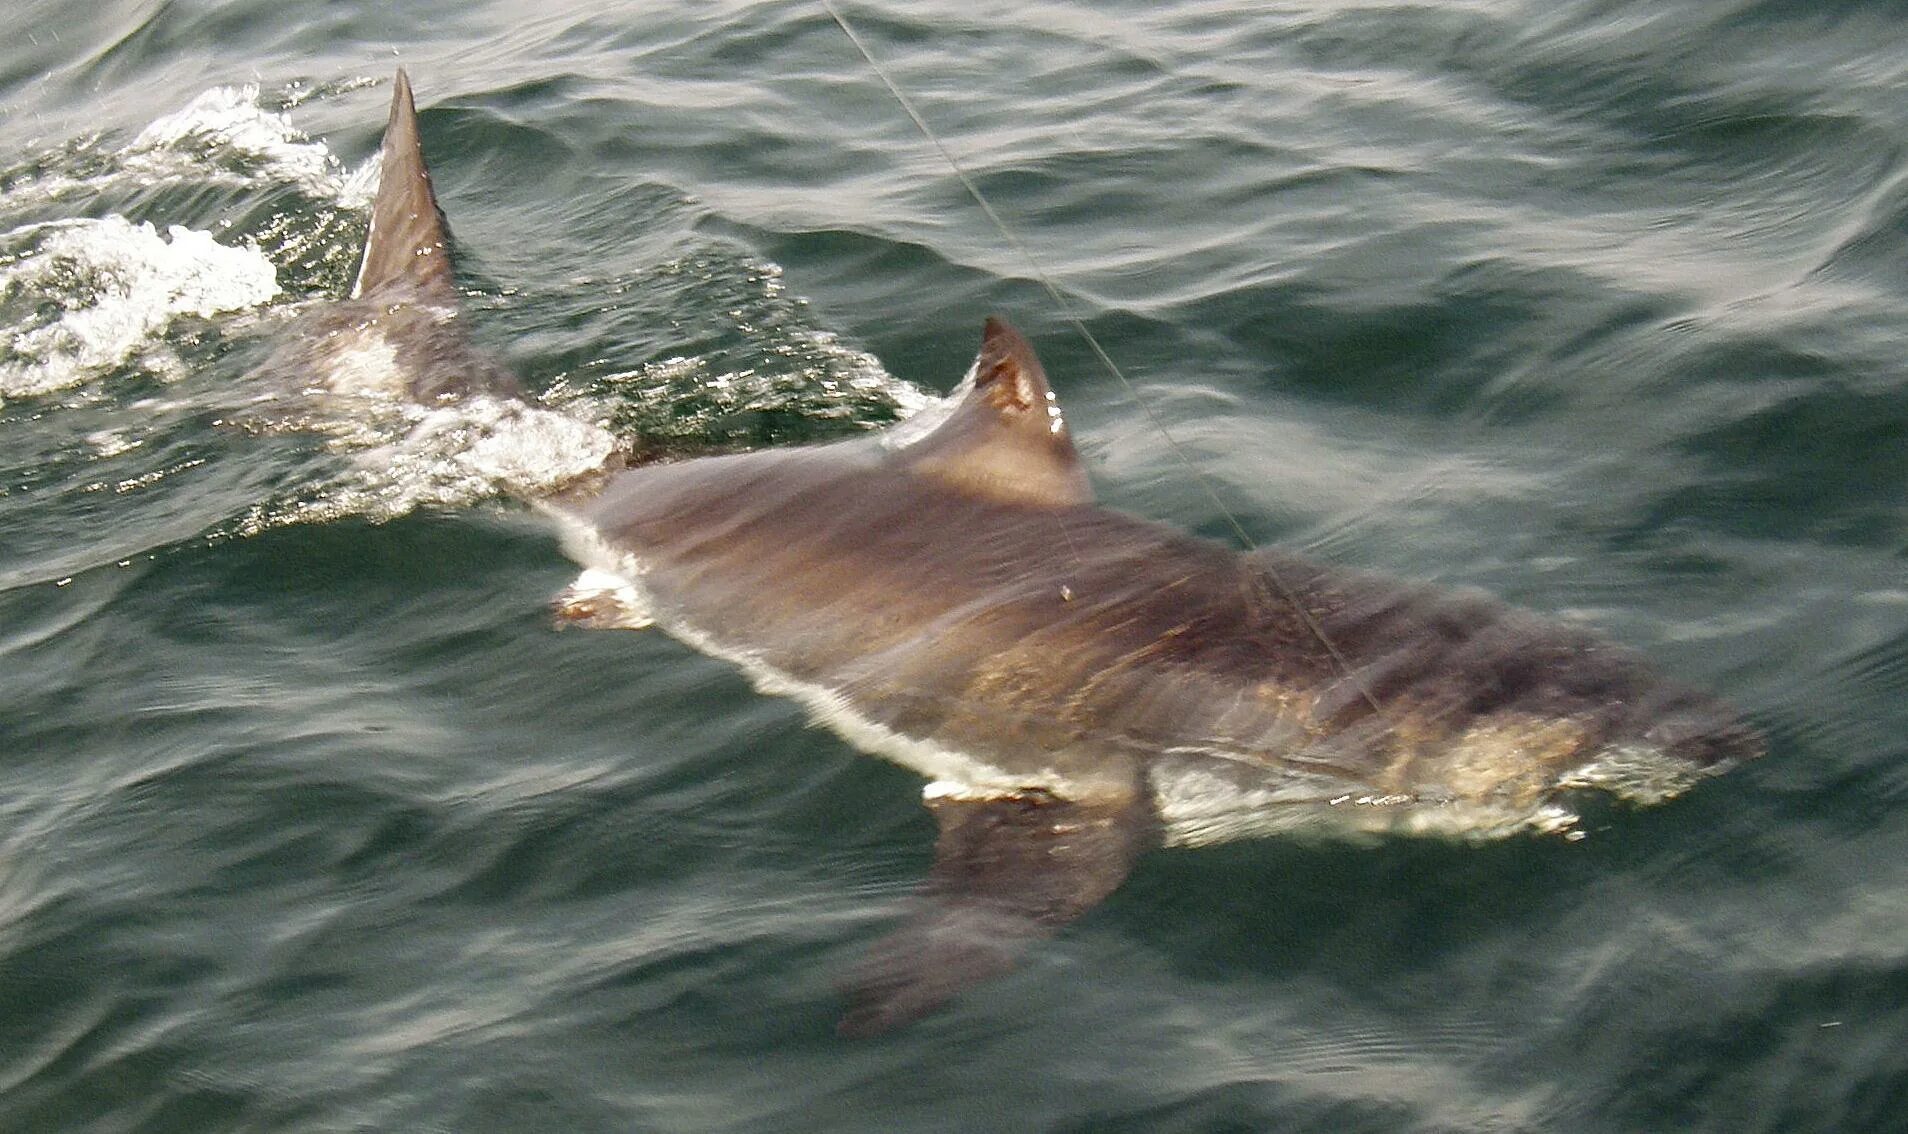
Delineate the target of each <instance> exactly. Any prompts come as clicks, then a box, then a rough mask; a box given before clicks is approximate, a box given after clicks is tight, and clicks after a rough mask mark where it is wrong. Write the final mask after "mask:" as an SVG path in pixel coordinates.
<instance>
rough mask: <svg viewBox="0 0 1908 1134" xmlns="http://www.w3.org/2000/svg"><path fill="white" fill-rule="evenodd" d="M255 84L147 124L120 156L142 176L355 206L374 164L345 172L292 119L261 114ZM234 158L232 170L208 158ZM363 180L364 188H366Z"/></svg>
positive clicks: (216, 91) (219, 90) (208, 94)
mask: <svg viewBox="0 0 1908 1134" xmlns="http://www.w3.org/2000/svg"><path fill="white" fill-rule="evenodd" d="M258 95H259V89H258V87H257V85H256V84H247V85H245V86H240V87H214V88H212V89H211V90H209V91H205V92H204V93H202V94H200V95H199V96H198V97H196V98H194V99H193V100H192V101H191V102H189V103H187V104H186V105H185V106H184V107H182V108H180V109H179V110H177V111H174V112H173V113H171V114H168V115H165V116H163V117H161V118H159V119H156V120H155V121H153V122H152V124H151V125H149V126H147V127H146V128H145V129H144V130H142V131H140V132H139V136H138V137H136V138H134V139H133V141H132V144H131V145H130V146H128V147H127V148H126V150H125V151H124V160H125V167H126V168H127V169H128V170H129V171H132V172H134V173H137V174H142V175H145V176H148V177H152V176H156V177H180V176H184V177H204V176H206V175H208V174H214V173H222V174H224V175H225V176H227V177H236V178H239V179H241V180H247V181H266V182H275V183H284V182H289V183H291V184H294V185H297V186H298V187H299V188H301V189H303V190H304V191H305V192H306V193H308V194H310V195H312V196H314V197H328V198H332V199H335V200H337V201H338V202H339V203H341V204H344V205H347V206H351V207H357V206H360V205H363V204H366V203H368V202H369V201H370V199H371V198H370V193H371V191H374V190H375V188H376V175H375V169H376V165H375V163H367V167H366V168H368V169H369V170H370V171H372V172H371V173H370V174H369V176H368V177H367V174H366V168H361V169H359V170H355V171H350V172H346V171H344V170H343V169H342V168H341V167H340V165H339V163H338V159H337V158H336V157H335V156H334V155H333V154H332V153H331V151H330V150H329V149H327V148H326V147H325V145H324V143H322V142H314V141H312V140H311V139H309V138H307V137H306V136H305V134H304V133H303V132H302V131H300V130H299V129H298V128H297V127H295V126H293V125H292V123H291V118H290V116H288V115H286V114H282V113H277V112H274V111H269V110H266V109H265V108H264V107H262V106H260V105H259V102H258ZM234 157H235V158H238V159H240V160H241V161H242V163H243V165H244V166H245V169H243V170H241V171H234V170H230V169H223V168H221V167H218V166H214V165H211V164H209V163H208V161H207V159H217V158H223V159H230V158H234ZM367 180H368V181H369V184H368V185H367V184H366V182H367Z"/></svg>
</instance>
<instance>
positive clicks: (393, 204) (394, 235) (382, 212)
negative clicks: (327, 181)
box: [351, 68, 456, 297]
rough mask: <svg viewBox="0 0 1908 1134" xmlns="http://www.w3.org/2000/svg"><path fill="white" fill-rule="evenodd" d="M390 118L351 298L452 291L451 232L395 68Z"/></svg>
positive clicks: (406, 87) (407, 83) (405, 80)
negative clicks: (402, 290)
mask: <svg viewBox="0 0 1908 1134" xmlns="http://www.w3.org/2000/svg"><path fill="white" fill-rule="evenodd" d="M392 88H393V89H392V92H391V121H390V122H389V123H388V124H387V125H386V126H385V128H384V152H383V166H382V169H381V171H380V173H379V175H378V196H377V200H376V201H375V202H373V203H372V206H371V232H370V234H369V235H367V236H366V237H365V241H364V262H363V263H362V264H361V265H360V266H359V267H358V282H357V283H356V284H354V285H352V288H351V294H352V295H353V296H354V297H363V296H373V295H376V294H377V293H378V292H379V291H381V290H384V289H386V288H389V287H392V286H393V285H399V284H402V285H406V286H408V287H409V288H410V289H411V290H413V291H415V292H420V293H424V294H433V293H435V294H439V295H447V296H448V295H454V294H455V291H456V289H455V285H454V284H453V283H452V281H451V258H450V233H449V231H448V230H447V229H446V228H445V225H444V214H443V212H442V211H440V210H439V209H438V207H437V194H436V193H434V192H432V191H431V173H430V170H428V169H426V168H425V166H424V149H423V146H422V145H421V144H420V142H419V140H418V136H417V105H416V104H415V103H414V102H413V101H412V99H411V80H410V78H409V77H408V76H406V75H405V74H404V69H403V68H399V69H398V73H397V78H396V79H395V80H394V81H393V82H392Z"/></svg>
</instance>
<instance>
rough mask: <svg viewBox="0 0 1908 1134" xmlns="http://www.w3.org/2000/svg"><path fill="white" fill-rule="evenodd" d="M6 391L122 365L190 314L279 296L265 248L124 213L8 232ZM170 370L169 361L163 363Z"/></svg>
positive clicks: (1, 313)
mask: <svg viewBox="0 0 1908 1134" xmlns="http://www.w3.org/2000/svg"><path fill="white" fill-rule="evenodd" d="M0 263H4V264H5V266H4V267H0V326H4V328H5V330H6V341H5V342H4V343H0V398H6V397H16V398H17V397H24V396H29V395H37V394H44V393H47V392H50V391H53V390H59V389H64V388H66V387H69V386H74V385H78V384H79V383H81V382H83V381H85V380H87V379H88V378H91V377H94V376H96V375H98V374H100V373H103V372H104V371H106V370H108V369H111V368H112V367H115V366H118V365H121V364H122V363H125V362H128V361H130V360H132V359H133V358H134V356H135V355H138V354H140V353H141V352H142V351H146V350H149V349H154V341H155V340H156V339H157V337H158V336H159V335H160V334H161V332H163V331H164V330H165V328H166V327H167V326H168V325H170V324H171V323H172V321H173V320H174V319H177V318H179V317H180V316H186V315H197V316H211V315H218V314H221V313H224V312H230V311H238V310H241V309H243V308H246V307H251V306H253V305H255V304H260V303H264V302H266V301H268V300H270V299H272V298H273V297H275V296H276V295H277V294H278V290H279V289H278V278H277V272H276V270H275V269H274V268H273V266H272V262H271V261H270V260H269V259H267V258H266V257H265V255H264V254H263V253H262V252H260V251H259V250H258V249H257V248H253V247H237V248H235V247H231V246H229V245H224V244H220V243H219V242H218V241H216V240H214V239H213V238H212V235H211V234H210V233H207V232H200V231H197V230H195V229H189V228H182V227H179V226H177V225H174V226H172V227H170V228H168V229H167V230H166V234H165V235H164V236H161V235H160V233H159V230H158V229H156V228H155V227H154V226H153V225H151V224H150V223H145V224H134V223H133V222H131V221H129V220H127V219H126V218H124V217H120V216H109V217H104V218H101V219H97V220H94V219H78V220H66V221H53V222H49V223H46V224H38V225H28V226H26V227H24V228H18V229H14V230H13V231H12V232H9V233H7V234H6V235H5V236H3V237H0ZM161 368H163V366H162V367H161Z"/></svg>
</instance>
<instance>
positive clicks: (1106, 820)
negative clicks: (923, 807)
mask: <svg viewBox="0 0 1908 1134" xmlns="http://www.w3.org/2000/svg"><path fill="white" fill-rule="evenodd" d="M927 802H928V807H929V809H930V810H932V811H933V813H934V818H935V820H936V822H937V823H939V825H940V828H941V834H940V838H939V840H938V841H937V842H936V844H935V850H934V867H933V869H932V870H931V871H930V872H929V874H928V881H927V886H926V887H925V889H924V891H923V893H922V896H921V901H920V906H919V907H918V908H917V909H916V910H915V911H914V913H913V914H912V915H911V916H910V917H909V919H908V921H907V922H906V923H905V924H903V925H902V926H901V928H900V929H898V930H896V931H895V932H893V933H891V934H889V935H888V936H887V937H884V938H882V939H881V940H880V941H878V942H876V943H875V945H874V948H873V949H871V950H870V951H869V955H868V957H867V958H866V960H864V961H863V962H862V964H861V965H860V966H859V968H858V969H857V970H856V973H855V975H854V978H853V980H852V981H851V983H850V986H849V998H850V1004H849V1009H848V1012H847V1014H846V1015H844V1016H843V1017H842V1019H841V1023H840V1025H839V1030H840V1032H841V1033H842V1034H843V1035H849V1036H868V1035H876V1034H878V1033H881V1032H884V1031H887V1030H888V1029H890V1028H893V1027H896V1026H898V1025H900V1024H904V1023H907V1022H909V1021H911V1020H914V1019H917V1018H919V1017H921V1016H923V1015H925V1014H927V1013H928V1012H930V1011H932V1010H933V1009H934V1008H935V1007H937V1006H938V1005H940V1004H941V1003H942V1002H944V1001H946V1000H947V999H949V998H950V997H952V996H954V995H955V994H956V993H958V992H960V991H961V990H962V989H964V988H966V987H968V986H969V985H973V984H978V983H980V982H981V981H984V980H988V979H990V978H992V977H995V976H998V975H1000V974H1001V973H1004V972H1006V971H1007V970H1008V969H1010V968H1012V967H1013V965H1014V962H1015V960H1016V959H1017V958H1018V956H1019V954H1020V952H1021V951H1022V950H1023V949H1024V948H1025V947H1026V946H1027V945H1028V944H1029V943H1030V942H1033V941H1037V940H1039V939H1041V938H1043V937H1048V936H1051V935H1052V934H1053V933H1054V932H1055V931H1057V930H1058V929H1059V928H1060V927H1061V926H1063V925H1065V924H1066V923H1067V922H1069V921H1072V920H1073V919H1074V918H1076V917H1079V916H1080V915H1081V914H1083V913H1085V912H1086V911H1087V910H1089V909H1091V908H1093V907H1094V906H1095V905H1098V904H1099V903H1100V901H1101V900H1102V899H1103V898H1105V897H1106V896H1107V895H1108V894H1110V893H1112V892H1113V889H1114V888H1115V887H1117V886H1118V885H1119V884H1120V883H1121V882H1122V881H1124V880H1125V879H1126V876H1127V874H1128V872H1129V871H1131V870H1132V867H1133V861H1134V859H1135V858H1137V857H1138V855H1139V852H1140V851H1141V850H1142V849H1143V848H1144V847H1145V846H1146V845H1147V843H1148V842H1149V839H1150V836H1151V822H1150V819H1149V818H1148V812H1147V810H1146V807H1145V806H1144V804H1143V803H1142V802H1141V801H1140V800H1138V799H1137V798H1133V799H1126V800H1121V801H1117V802H1078V801H1074V800H1067V799H1061V798H1059V797H1057V796H1055V795H1052V794H1051V793H1048V792H1046V791H1041V790H1033V791H1024V792H1017V793H1015V794H1013V795H1008V796H993V797H987V798H971V797H959V796H939V797H935V796H933V795H930V796H929V798H928V801H927Z"/></svg>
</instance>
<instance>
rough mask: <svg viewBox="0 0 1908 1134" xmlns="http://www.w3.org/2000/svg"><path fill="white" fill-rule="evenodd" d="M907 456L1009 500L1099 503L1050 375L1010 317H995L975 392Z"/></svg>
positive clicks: (930, 472)
mask: <svg viewBox="0 0 1908 1134" xmlns="http://www.w3.org/2000/svg"><path fill="white" fill-rule="evenodd" d="M901 459H902V461H904V462H905V463H906V464H907V465H908V466H909V467H910V468H911V469H912V470H913V471H914V472H916V473H918V474H920V475H922V476H929V477H934V478H935V479H938V480H941V481H945V482H946V483H948V484H950V485H952V486H954V487H955V488H958V489H960V490H961V491H963V492H969V493H973V494H974V495H977V496H984V497H987V498H989V499H992V500H997V501H1000V502H1002V503H1013V504H1031V505H1036V506H1047V507H1063V506H1066V505H1072V504H1089V503H1092V501H1093V489H1092V488H1091V487H1090V486H1089V485H1088V484H1087V477H1086V469H1085V467H1084V466H1082V465H1081V463H1080V454H1079V453H1078V452H1076V451H1075V450H1074V448H1073V438H1072V437H1071V436H1070V435H1069V434H1068V433H1067V423H1066V419H1065V418H1063V417H1062V416H1061V415H1060V403H1059V402H1058V401H1057V400H1055V398H1054V396H1053V390H1052V389H1050V388H1049V387H1048V385H1047V372H1046V370H1045V368H1043V367H1042V366H1041V365H1040V359H1039V358H1037V357H1035V355H1034V352H1033V347H1032V346H1030V345H1028V343H1027V340H1026V339H1025V338H1023V337H1021V334H1020V332H1019V331H1016V330H1014V329H1013V328H1012V327H1011V326H1009V325H1008V324H1007V321H1006V320H1005V319H999V318H992V319H989V320H987V325H986V328H985V330H984V331H983V332H982V334H981V349H980V356H979V357H978V358H976V359H975V360H974V384H973V387H972V388H971V389H969V390H968V393H967V397H966V398H964V399H963V400H962V401H961V404H960V405H959V406H957V407H955V409H954V412H953V413H952V414H950V415H949V416H948V417H947V419H946V420H944V421H942V422H941V423H940V425H938V426H936V427H935V428H934V431H933V432H931V433H929V434H927V435H926V436H924V437H921V438H920V439H919V440H917V441H914V442H913V443H911V444H909V445H908V446H907V447H906V448H905V449H903V450H902V451H901Z"/></svg>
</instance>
